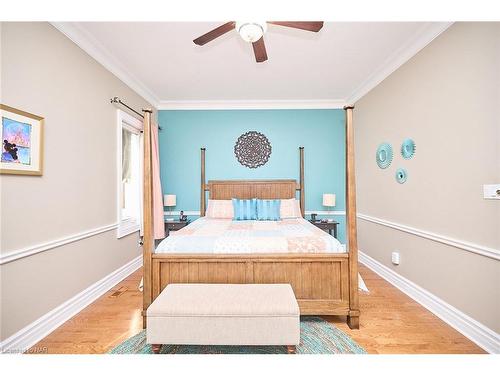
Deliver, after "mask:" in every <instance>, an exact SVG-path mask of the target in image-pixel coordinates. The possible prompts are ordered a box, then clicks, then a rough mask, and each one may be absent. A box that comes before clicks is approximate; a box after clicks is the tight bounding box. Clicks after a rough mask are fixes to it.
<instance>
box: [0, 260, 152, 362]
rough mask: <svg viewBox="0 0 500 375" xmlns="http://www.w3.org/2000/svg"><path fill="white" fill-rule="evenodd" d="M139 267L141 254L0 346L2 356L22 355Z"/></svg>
mask: <svg viewBox="0 0 500 375" xmlns="http://www.w3.org/2000/svg"><path fill="white" fill-rule="evenodd" d="M141 266H142V255H140V256H138V257H137V258H134V259H133V260H131V261H130V262H128V263H127V264H125V265H124V266H122V267H120V268H118V269H117V270H115V271H113V272H112V273H110V274H109V275H107V276H106V277H104V278H102V279H101V280H99V281H97V282H96V283H94V284H92V285H91V286H89V287H88V288H87V289H85V290H83V291H82V292H80V293H78V294H77V295H75V296H74V297H72V298H70V299H69V300H67V301H66V302H64V303H63V304H61V305H59V306H58V307H56V308H55V309H53V310H52V311H49V312H48V313H47V314H45V315H43V316H42V317H41V318H39V319H37V320H35V321H34V322H33V323H31V324H29V325H27V326H26V327H24V328H23V329H21V330H20V331H18V332H16V333H15V334H13V335H12V336H10V337H8V338H7V339H5V340H4V341H2V342H1V343H0V351H1V352H2V353H12V354H15V353H19V354H20V353H22V352H24V351H26V350H27V349H29V348H31V347H32V346H33V345H35V344H36V343H37V342H38V341H40V340H41V339H43V338H44V337H46V336H47V335H48V334H49V333H51V332H52V331H54V330H55V329H56V328H57V327H59V326H60V325H62V324H63V323H65V322H66V321H67V320H69V319H71V318H72V317H73V316H74V315H76V314H77V313H79V312H80V311H81V310H83V309H84V308H85V307H87V306H88V305H90V304H91V303H92V302H94V301H95V300H96V299H97V298H99V297H100V296H102V295H103V294H104V293H106V292H107V291H108V290H110V289H111V288H113V287H114V286H115V285H116V284H118V283H119V282H120V281H122V280H123V279H125V278H126V277H127V276H129V275H130V274H132V273H133V272H135V271H136V270H138V269H139V268H140V267H141Z"/></svg>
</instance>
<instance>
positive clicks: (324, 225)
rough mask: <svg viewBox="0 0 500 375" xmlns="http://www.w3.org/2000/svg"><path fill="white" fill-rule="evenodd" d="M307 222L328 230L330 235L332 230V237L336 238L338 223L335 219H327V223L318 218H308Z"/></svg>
mask: <svg viewBox="0 0 500 375" xmlns="http://www.w3.org/2000/svg"><path fill="white" fill-rule="evenodd" d="M309 222H310V223H311V224H313V225H316V226H317V227H318V228H319V229H321V230H324V231H328V233H330V235H332V230H333V237H335V238H337V226H338V225H339V223H338V222H337V221H335V220H334V221H329V222H327V223H322V222H321V221H319V220H316V221H311V220H309Z"/></svg>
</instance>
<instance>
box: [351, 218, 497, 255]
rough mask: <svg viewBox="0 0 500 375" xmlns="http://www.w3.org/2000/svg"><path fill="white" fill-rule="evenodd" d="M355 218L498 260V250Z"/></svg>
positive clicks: (398, 226) (397, 224) (392, 223)
mask: <svg viewBox="0 0 500 375" xmlns="http://www.w3.org/2000/svg"><path fill="white" fill-rule="evenodd" d="M357 216H358V218H359V219H362V220H365V221H369V222H372V223H375V224H379V225H383V226H385V227H388V228H392V229H397V230H399V231H401V232H405V233H410V234H413V235H415V236H419V237H422V238H426V239H428V240H432V241H436V242H440V243H442V244H445V245H448V246H453V247H456V248H458V249H462V250H466V251H469V252H471V253H475V254H479V255H483V256H485V257H488V258H492V259H495V260H500V250H498V249H493V248H491V247H486V246H482V245H479V244H476V243H472V242H466V241H462V240H458V239H456V238H451V237H447V236H443V235H441V234H437V233H433V232H429V231H426V230H423V229H418V228H413V227H410V226H407V225H403V224H399V223H394V222H391V221H388V220H385V219H380V218H378V217H373V216H369V215H365V214H361V213H358V215H357Z"/></svg>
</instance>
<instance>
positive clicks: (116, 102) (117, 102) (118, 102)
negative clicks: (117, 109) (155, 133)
mask: <svg viewBox="0 0 500 375" xmlns="http://www.w3.org/2000/svg"><path fill="white" fill-rule="evenodd" d="M111 103H112V104H121V105H122V106H124V107H126V108H128V109H129V110H131V111H132V112H134V113H135V114H136V115H138V116H141V118H144V115H143V114H142V113H140V112H137V111H136V110H135V109H133V108H132V107H130V106H128V105H127V104H125V103H124V102H122V101H121V99H120V98H119V97H118V96H115V97H114V98H111ZM158 130H161V126H158Z"/></svg>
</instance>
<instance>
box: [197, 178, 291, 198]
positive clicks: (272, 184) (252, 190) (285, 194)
mask: <svg viewBox="0 0 500 375" xmlns="http://www.w3.org/2000/svg"><path fill="white" fill-rule="evenodd" d="M207 187H208V189H207V190H208V191H209V193H208V196H209V198H210V199H231V198H240V199H247V198H260V199H289V198H295V192H296V190H297V188H298V184H297V181H296V180H216V181H208V186H207Z"/></svg>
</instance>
